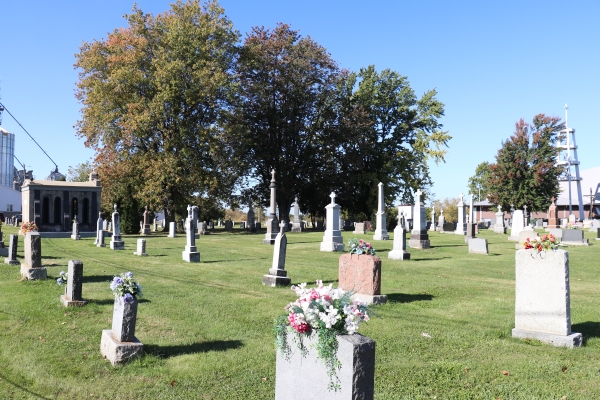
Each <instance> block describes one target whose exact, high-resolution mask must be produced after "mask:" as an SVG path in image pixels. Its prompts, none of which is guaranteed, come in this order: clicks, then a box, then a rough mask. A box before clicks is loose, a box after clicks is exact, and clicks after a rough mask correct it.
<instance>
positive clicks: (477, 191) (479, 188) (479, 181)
mask: <svg viewBox="0 0 600 400" xmlns="http://www.w3.org/2000/svg"><path fill="white" fill-rule="evenodd" d="M490 178H491V171H490V163H489V162H487V161H484V162H482V163H480V164H479V165H477V167H476V168H475V175H473V176H472V177H470V178H469V194H472V195H473V196H475V198H476V199H477V201H482V200H485V198H486V197H487V194H488V190H489V184H490Z"/></svg>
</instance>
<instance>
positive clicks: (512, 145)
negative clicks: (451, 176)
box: [469, 114, 565, 211]
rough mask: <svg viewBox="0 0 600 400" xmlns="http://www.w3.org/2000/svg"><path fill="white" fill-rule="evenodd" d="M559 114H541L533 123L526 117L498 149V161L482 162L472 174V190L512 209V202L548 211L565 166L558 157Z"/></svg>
mask: <svg viewBox="0 0 600 400" xmlns="http://www.w3.org/2000/svg"><path fill="white" fill-rule="evenodd" d="M564 127H565V126H564V124H563V123H561V121H560V118H558V117H549V116H546V115H544V114H538V115H536V116H535V117H534V118H533V122H532V123H527V122H525V121H523V119H521V120H519V121H518V122H517V123H516V124H515V133H514V134H513V135H512V136H511V137H510V138H509V139H508V140H506V141H505V142H503V143H502V147H501V148H500V149H499V150H498V154H497V155H496V162H495V163H494V164H490V163H488V162H483V163H481V164H479V165H478V166H477V168H476V170H475V175H474V176H472V177H471V178H469V193H470V194H473V195H474V196H479V195H480V194H481V198H480V199H479V200H484V199H485V198H486V197H487V199H488V200H489V201H490V202H491V203H492V204H494V205H501V206H502V209H504V210H509V209H510V208H511V206H514V208H515V209H522V208H523V206H527V209H528V210H530V211H546V210H547V209H548V207H549V206H550V204H551V198H552V197H557V196H558V193H559V190H560V188H559V180H558V177H559V176H560V175H561V173H562V172H563V167H561V166H558V165H557V163H556V161H557V157H558V153H559V150H558V148H557V146H556V144H557V141H559V140H560V139H561V132H560V131H561V130H562V129H564Z"/></svg>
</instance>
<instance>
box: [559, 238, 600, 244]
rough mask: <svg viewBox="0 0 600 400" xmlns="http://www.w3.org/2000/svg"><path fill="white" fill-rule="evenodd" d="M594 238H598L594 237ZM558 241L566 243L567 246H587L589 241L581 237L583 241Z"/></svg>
mask: <svg viewBox="0 0 600 400" xmlns="http://www.w3.org/2000/svg"><path fill="white" fill-rule="evenodd" d="M596 240H598V239H597V238H596ZM560 243H562V244H566V245H568V246H589V245H590V242H589V241H588V239H583V242H565V241H562V240H561V241H560Z"/></svg>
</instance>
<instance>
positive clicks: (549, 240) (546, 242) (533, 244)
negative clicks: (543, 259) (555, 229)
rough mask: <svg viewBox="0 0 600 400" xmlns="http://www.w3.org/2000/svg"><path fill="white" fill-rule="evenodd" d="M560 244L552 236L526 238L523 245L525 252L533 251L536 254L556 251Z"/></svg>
mask: <svg viewBox="0 0 600 400" xmlns="http://www.w3.org/2000/svg"><path fill="white" fill-rule="evenodd" d="M559 245H560V243H559V242H558V239H557V238H556V237H555V236H554V235H553V234H551V233H550V234H548V235H544V236H542V237H540V238H527V239H526V240H525V242H524V243H523V247H524V248H525V250H528V249H533V250H537V252H538V253H539V252H541V251H548V250H556V249H557V248H558V246H559Z"/></svg>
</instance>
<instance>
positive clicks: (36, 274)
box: [21, 264, 48, 281]
mask: <svg viewBox="0 0 600 400" xmlns="http://www.w3.org/2000/svg"><path fill="white" fill-rule="evenodd" d="M21 276H22V277H24V278H26V279H27V280H29V281H33V280H36V279H46V278H47V277H48V272H47V271H46V267H38V268H31V267H30V266H28V265H26V264H21Z"/></svg>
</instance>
